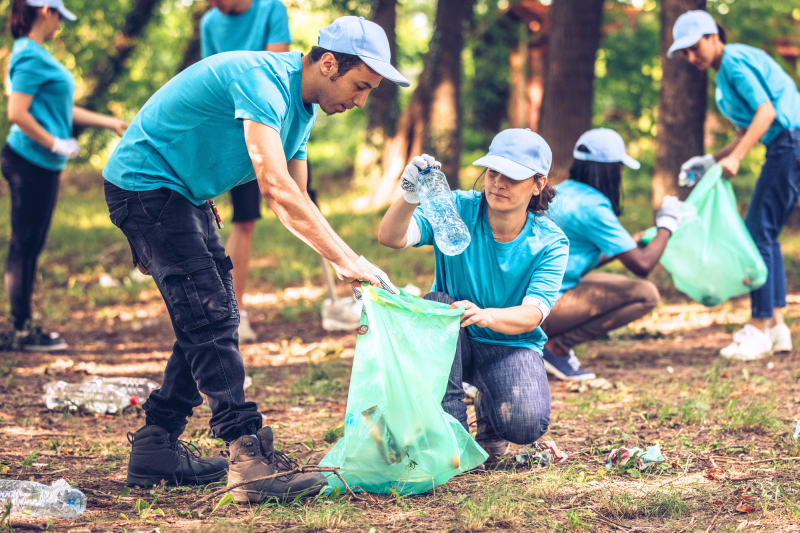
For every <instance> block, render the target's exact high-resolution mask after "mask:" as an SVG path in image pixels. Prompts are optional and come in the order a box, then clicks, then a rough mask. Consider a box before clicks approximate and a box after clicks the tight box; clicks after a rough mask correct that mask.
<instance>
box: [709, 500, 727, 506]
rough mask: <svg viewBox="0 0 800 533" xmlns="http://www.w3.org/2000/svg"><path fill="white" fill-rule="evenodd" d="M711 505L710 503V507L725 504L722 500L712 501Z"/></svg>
mask: <svg viewBox="0 0 800 533" xmlns="http://www.w3.org/2000/svg"><path fill="white" fill-rule="evenodd" d="M711 503H712V505H722V504H723V503H725V502H724V501H722V500H712V502H711Z"/></svg>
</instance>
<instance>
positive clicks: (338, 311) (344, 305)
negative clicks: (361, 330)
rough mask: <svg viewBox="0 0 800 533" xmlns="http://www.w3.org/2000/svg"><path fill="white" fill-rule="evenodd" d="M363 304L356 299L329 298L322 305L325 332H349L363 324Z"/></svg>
mask: <svg viewBox="0 0 800 533" xmlns="http://www.w3.org/2000/svg"><path fill="white" fill-rule="evenodd" d="M362 307H363V304H362V303H361V302H360V301H357V300H356V299H355V298H340V299H337V300H331V299H330V298H327V299H326V300H325V301H324V302H323V303H322V328H323V329H324V330H325V331H347V330H353V329H356V328H357V327H358V324H359V323H360V322H361V308H362Z"/></svg>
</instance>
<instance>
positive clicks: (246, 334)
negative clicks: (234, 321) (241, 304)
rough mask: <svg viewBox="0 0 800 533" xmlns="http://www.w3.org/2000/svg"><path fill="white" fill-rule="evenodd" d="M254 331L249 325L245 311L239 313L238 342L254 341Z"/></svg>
mask: <svg viewBox="0 0 800 533" xmlns="http://www.w3.org/2000/svg"><path fill="white" fill-rule="evenodd" d="M256 338H257V337H256V332H255V331H253V328H251V327H250V319H249V318H247V313H246V312H242V313H241V314H240V315H239V343H240V344H247V343H252V342H256Z"/></svg>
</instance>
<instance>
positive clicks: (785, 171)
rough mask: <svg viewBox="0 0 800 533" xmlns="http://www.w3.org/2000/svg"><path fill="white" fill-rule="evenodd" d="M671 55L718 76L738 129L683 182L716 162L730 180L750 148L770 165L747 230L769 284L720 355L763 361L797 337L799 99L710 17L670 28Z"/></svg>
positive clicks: (697, 160) (720, 94) (753, 297)
mask: <svg viewBox="0 0 800 533" xmlns="http://www.w3.org/2000/svg"><path fill="white" fill-rule="evenodd" d="M672 34H673V37H674V42H673V43H672V46H670V48H669V52H668V53H667V55H668V56H669V57H673V56H674V55H675V54H676V53H679V54H680V55H681V56H683V57H684V59H685V60H686V61H688V62H689V63H691V64H692V65H694V66H695V67H697V68H698V69H700V70H705V69H707V68H709V67H710V68H713V69H714V70H716V71H717V75H716V78H715V82H716V85H717V90H716V100H717V107H718V108H719V110H720V111H721V112H722V114H723V115H725V116H726V117H727V118H728V119H729V120H730V121H731V122H733V124H734V125H735V126H736V129H737V130H738V132H737V135H736V137H735V138H734V139H733V140H732V141H731V142H730V143H728V145H727V146H725V147H724V148H723V149H722V150H720V151H719V152H717V153H716V154H707V155H704V156H697V157H693V158H691V159H690V160H689V161H687V162H686V163H684V164H683V166H682V167H681V177H682V178H685V176H686V175H687V174H688V173H689V172H692V173H695V174H703V173H704V172H705V171H706V170H708V169H709V168H710V167H711V166H712V165H713V164H714V163H716V162H718V163H719V164H720V165H721V166H722V172H723V174H722V175H723V176H724V177H727V178H730V177H733V176H735V175H736V174H737V173H738V171H739V164H740V163H741V161H742V159H743V158H744V157H745V156H746V155H747V153H748V152H749V151H750V149H751V148H752V147H753V146H755V145H756V143H758V142H759V141H761V142H762V143H763V144H764V145H765V146H766V147H767V158H766V161H765V162H764V166H763V167H762V169H761V175H760V176H759V178H758V181H757V182H756V187H755V190H754V191H753V197H752V198H751V199H750V207H749V208H748V210H747V216H746V217H745V225H746V226H747V229H748V230H749V231H750V235H751V236H752V237H753V240H754V241H755V243H756V245H757V246H758V250H759V251H760V252H761V256H762V257H763V258H764V262H765V263H766V265H767V282H766V283H765V284H764V286H763V287H761V288H760V289H758V290H755V291H753V292H751V293H750V305H751V318H750V322H749V323H748V324H746V325H745V326H744V328H743V329H742V330H740V331H738V332H737V333H735V334H734V335H733V343H732V344H731V345H729V346H727V347H726V348H723V349H722V350H721V352H720V354H721V355H722V356H724V357H729V358H733V359H744V360H751V359H759V358H761V357H763V356H764V355H766V354H769V353H770V352H772V351H773V350H774V351H776V352H783V351H790V350H791V349H792V338H791V335H790V333H789V328H788V327H787V326H786V324H785V322H784V319H783V307H785V306H786V273H785V272H784V267H783V255H782V254H781V246H780V243H779V242H778V236H779V235H780V232H781V230H782V229H783V226H784V224H786V221H787V220H788V219H789V215H791V214H792V211H793V210H794V207H795V206H796V205H797V201H798V199H799V198H800V164H798V158H800V93H798V91H797V86H796V85H795V83H794V81H793V80H792V78H790V77H789V76H788V75H787V74H786V73H785V72H784V71H783V69H782V68H781V67H780V65H778V63H776V62H775V60H773V59H772V58H771V57H770V56H769V55H767V54H766V53H765V52H763V51H762V50H758V49H756V48H752V47H750V46H746V45H743V44H726V38H725V31H724V30H723V29H722V28H721V27H720V26H718V25H717V23H716V22H714V19H713V18H711V15H709V14H708V13H706V12H705V11H688V12H686V13H684V14H683V15H681V16H680V17H678V20H677V21H676V22H675V26H674V27H673V29H672Z"/></svg>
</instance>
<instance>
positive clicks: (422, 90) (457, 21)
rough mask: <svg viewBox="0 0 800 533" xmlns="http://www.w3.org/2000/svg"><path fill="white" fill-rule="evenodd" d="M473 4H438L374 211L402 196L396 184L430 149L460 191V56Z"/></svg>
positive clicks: (447, 0) (388, 147)
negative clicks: (412, 161) (413, 159)
mask: <svg viewBox="0 0 800 533" xmlns="http://www.w3.org/2000/svg"><path fill="white" fill-rule="evenodd" d="M471 10H472V0H439V5H438V7H437V9H436V21H435V23H434V30H433V39H432V40H431V45H430V50H429V51H428V53H427V54H426V55H425V61H424V66H423V69H422V73H421V74H420V77H419V81H418V83H417V88H416V89H415V90H414V94H413V95H411V101H410V102H409V104H408V107H407V108H406V109H405V110H404V111H403V113H402V114H401V115H400V119H399V120H398V122H397V129H396V131H395V135H394V136H393V137H392V138H391V139H388V140H387V141H386V144H385V145H384V150H383V160H382V165H381V167H382V171H383V175H382V176H381V178H380V180H379V181H378V183H377V185H376V186H375V187H374V188H373V190H372V193H371V195H370V198H369V202H368V203H369V207H370V208H373V209H377V208H380V207H383V206H385V205H386V204H388V203H390V202H392V201H393V200H395V199H396V198H398V197H399V195H400V190H399V187H398V186H397V182H398V181H399V178H400V174H401V173H402V172H403V168H404V167H405V165H406V164H407V163H408V161H409V160H410V159H411V157H413V156H415V155H419V154H420V153H422V152H423V151H429V153H431V155H434V156H435V157H436V158H437V159H438V160H439V161H441V163H442V172H444V173H445V174H446V175H447V181H448V183H449V184H450V187H451V188H453V189H456V188H458V186H459V185H458V183H459V182H458V170H459V160H460V158H461V121H462V116H461V70H462V67H461V52H462V50H463V48H464V33H465V24H466V22H467V21H468V20H469V16H470V14H471Z"/></svg>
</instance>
